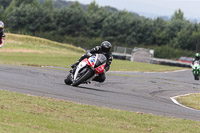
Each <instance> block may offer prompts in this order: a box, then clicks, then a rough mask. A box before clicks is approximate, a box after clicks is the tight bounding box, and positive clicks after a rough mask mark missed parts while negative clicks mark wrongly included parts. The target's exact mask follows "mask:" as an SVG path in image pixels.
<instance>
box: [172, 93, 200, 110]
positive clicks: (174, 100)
mask: <svg viewBox="0 0 200 133" xmlns="http://www.w3.org/2000/svg"><path fill="white" fill-rule="evenodd" d="M191 94H195V93H189V94H184V95H178V96H174V97H170V99H171V100H172V101H173V102H174V103H175V104H177V105H179V106H181V107H184V108H186V109H190V110H193V111H198V112H199V111H200V110H197V109H193V108H190V107H187V106H185V105H183V104H180V103H179V102H178V101H177V100H176V98H178V97H181V96H188V95H191Z"/></svg>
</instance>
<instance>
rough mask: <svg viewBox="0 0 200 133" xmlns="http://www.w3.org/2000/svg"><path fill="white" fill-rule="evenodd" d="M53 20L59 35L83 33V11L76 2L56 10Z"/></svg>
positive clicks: (84, 23) (84, 21)
mask: <svg viewBox="0 0 200 133" xmlns="http://www.w3.org/2000/svg"><path fill="white" fill-rule="evenodd" d="M55 20H56V25H57V31H58V33H59V34H61V35H70V36H79V35H84V33H85V28H86V26H87V25H86V18H85V13H84V11H83V9H82V8H81V7H80V4H79V3H78V2H75V3H74V4H72V5H71V6H69V7H67V8H63V9H61V10H59V11H57V12H56V14H55ZM85 34H87V33H85Z"/></svg>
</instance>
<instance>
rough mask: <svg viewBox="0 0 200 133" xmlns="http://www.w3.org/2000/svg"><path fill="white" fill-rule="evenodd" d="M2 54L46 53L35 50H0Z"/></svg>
mask: <svg viewBox="0 0 200 133" xmlns="http://www.w3.org/2000/svg"><path fill="white" fill-rule="evenodd" d="M0 52H7V53H40V54H42V53H44V52H43V51H39V50H33V49H3V48H2V49H0Z"/></svg>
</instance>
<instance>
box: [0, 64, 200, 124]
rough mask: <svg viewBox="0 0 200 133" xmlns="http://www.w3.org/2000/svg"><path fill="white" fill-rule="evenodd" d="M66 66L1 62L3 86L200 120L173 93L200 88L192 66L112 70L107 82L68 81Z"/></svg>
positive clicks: (182, 92)
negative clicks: (173, 69)
mask: <svg viewBox="0 0 200 133" xmlns="http://www.w3.org/2000/svg"><path fill="white" fill-rule="evenodd" d="M67 73H68V72H67V70H66V69H51V68H40V67H29V66H15V65H5V64H0V75H1V76H0V89H1V90H9V91H14V92H20V93H26V94H32V95H39V96H44V97H52V98H57V99H65V100H68V101H75V102H79V103H83V104H91V105H98V106H104V107H109V108H115V109H122V110H129V111H134V112H144V113H151V114H155V115H164V116H170V117H179V118H186V119H192V120H200V111H197V110H191V109H188V108H184V107H181V106H179V105H177V104H175V103H173V102H172V101H171V99H170V97H172V96H176V95H181V94H187V93H196V92H200V87H199V85H200V81H194V79H193V76H192V72H191V70H186V71H179V72H178V71H177V72H169V73H142V72H108V73H107V79H106V81H105V82H104V83H96V82H92V83H91V84H89V85H86V84H84V85H80V86H79V87H72V86H67V85H65V84H64V81H63V80H64V77H65V76H66V75H67Z"/></svg>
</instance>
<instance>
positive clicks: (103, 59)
mask: <svg viewBox="0 0 200 133" xmlns="http://www.w3.org/2000/svg"><path fill="white" fill-rule="evenodd" d="M106 61H107V58H106V57H105V55H103V54H98V57H97V60H96V63H95V65H94V68H97V67H99V66H101V65H102V64H104V63H106Z"/></svg>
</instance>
